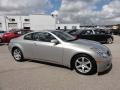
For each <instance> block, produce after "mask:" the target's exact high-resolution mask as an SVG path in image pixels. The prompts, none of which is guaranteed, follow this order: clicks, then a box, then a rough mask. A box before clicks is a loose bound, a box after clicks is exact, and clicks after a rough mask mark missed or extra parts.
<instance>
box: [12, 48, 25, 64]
mask: <svg viewBox="0 0 120 90" xmlns="http://www.w3.org/2000/svg"><path fill="white" fill-rule="evenodd" d="M12 54H13V57H14V59H15V60H16V61H18V62H21V61H23V54H22V51H21V50H20V49H19V48H15V49H13V52H12Z"/></svg>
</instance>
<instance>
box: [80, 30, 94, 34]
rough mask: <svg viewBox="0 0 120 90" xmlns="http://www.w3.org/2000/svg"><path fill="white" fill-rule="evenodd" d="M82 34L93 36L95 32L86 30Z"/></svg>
mask: <svg viewBox="0 0 120 90" xmlns="http://www.w3.org/2000/svg"><path fill="white" fill-rule="evenodd" d="M81 34H82V35H92V34H93V32H92V30H84V31H82V32H81Z"/></svg>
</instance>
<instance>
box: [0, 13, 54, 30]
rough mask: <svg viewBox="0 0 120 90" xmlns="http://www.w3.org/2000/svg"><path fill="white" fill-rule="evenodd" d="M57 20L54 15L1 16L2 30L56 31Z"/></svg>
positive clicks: (0, 27) (0, 26)
mask: <svg viewBox="0 0 120 90" xmlns="http://www.w3.org/2000/svg"><path fill="white" fill-rule="evenodd" d="M55 28H56V19H55V18H54V17H53V16H52V15H43V14H35V15H29V16H12V15H11V16H10V15H8V16H0V30H4V31H9V30H11V29H31V30H44V29H51V30H55Z"/></svg>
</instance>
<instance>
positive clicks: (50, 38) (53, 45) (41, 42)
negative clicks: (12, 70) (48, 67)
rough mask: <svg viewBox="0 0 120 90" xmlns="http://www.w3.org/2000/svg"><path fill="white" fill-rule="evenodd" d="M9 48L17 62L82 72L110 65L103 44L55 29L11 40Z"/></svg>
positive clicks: (85, 72) (94, 71)
mask: <svg viewBox="0 0 120 90" xmlns="http://www.w3.org/2000/svg"><path fill="white" fill-rule="evenodd" d="M9 50H10V52H11V54H12V55H13V57H14V59H15V60H16V61H23V60H25V59H30V60H40V61H43V62H49V63H55V64H60V65H63V66H66V67H69V68H71V69H75V70H76V71H77V72H78V73H81V74H84V75H87V74H93V73H96V72H103V71H105V70H107V69H109V68H110V66H111V65H112V55H111V52H110V50H109V49H108V48H107V47H106V46H104V45H102V44H100V43H98V42H95V41H89V40H83V39H75V38H74V37H73V36H71V35H69V34H67V33H64V32H61V31H56V30H45V31H35V32H31V33H28V34H26V35H23V36H21V37H18V38H15V39H12V40H11V41H10V43H9Z"/></svg>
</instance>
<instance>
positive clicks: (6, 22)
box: [0, 16, 30, 31]
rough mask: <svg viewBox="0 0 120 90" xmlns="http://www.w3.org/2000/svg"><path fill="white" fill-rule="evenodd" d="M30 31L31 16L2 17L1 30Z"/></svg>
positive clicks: (0, 18)
mask: <svg viewBox="0 0 120 90" xmlns="http://www.w3.org/2000/svg"><path fill="white" fill-rule="evenodd" d="M11 29H30V19H29V16H0V30H4V31H8V30H11Z"/></svg>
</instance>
